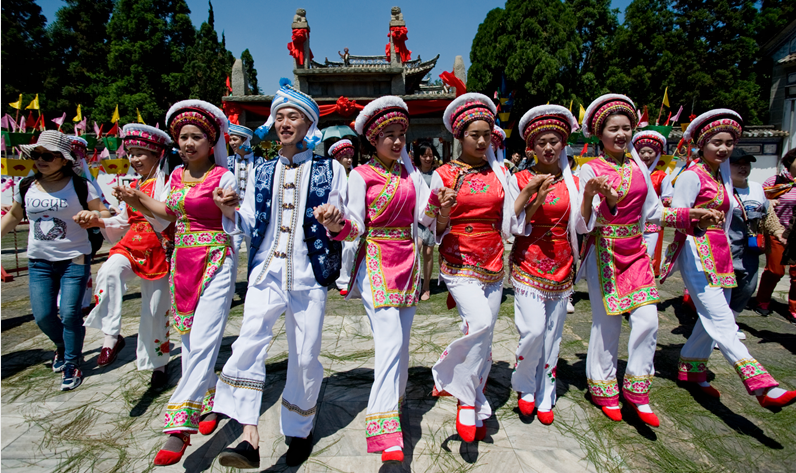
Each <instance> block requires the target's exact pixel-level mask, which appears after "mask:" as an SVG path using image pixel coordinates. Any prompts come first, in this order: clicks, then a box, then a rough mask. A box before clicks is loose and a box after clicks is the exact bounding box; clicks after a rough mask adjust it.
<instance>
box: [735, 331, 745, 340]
mask: <svg viewBox="0 0 796 473" xmlns="http://www.w3.org/2000/svg"><path fill="white" fill-rule="evenodd" d="M736 335H738V340H746V334H745V333H743V332H742V331H740V330H738V333H736Z"/></svg>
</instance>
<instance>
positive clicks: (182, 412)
mask: <svg viewBox="0 0 796 473" xmlns="http://www.w3.org/2000/svg"><path fill="white" fill-rule="evenodd" d="M201 415H202V403H200V402H193V401H185V402H183V403H181V404H168V405H167V406H166V418H165V420H164V421H163V429H164V430H196V429H198V428H199V418H200V417H201Z"/></svg>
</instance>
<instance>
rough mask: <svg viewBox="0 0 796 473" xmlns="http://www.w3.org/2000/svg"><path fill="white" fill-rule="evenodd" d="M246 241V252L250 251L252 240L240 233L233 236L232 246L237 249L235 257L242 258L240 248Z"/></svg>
mask: <svg viewBox="0 0 796 473" xmlns="http://www.w3.org/2000/svg"><path fill="white" fill-rule="evenodd" d="M244 240H246V251H249V249H250V248H251V244H252V239H251V238H249V237H248V236H246V235H245V234H243V233H238V234H237V235H232V246H233V247H234V248H235V256H236V257H239V256H240V247H241V244H242V243H243V241H244Z"/></svg>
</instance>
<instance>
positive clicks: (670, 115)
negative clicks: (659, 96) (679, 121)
mask: <svg viewBox="0 0 796 473" xmlns="http://www.w3.org/2000/svg"><path fill="white" fill-rule="evenodd" d="M671 119H672V111H671V110H669V116H668V117H666V123H664V124H663V125H664V126H669V120H671Z"/></svg>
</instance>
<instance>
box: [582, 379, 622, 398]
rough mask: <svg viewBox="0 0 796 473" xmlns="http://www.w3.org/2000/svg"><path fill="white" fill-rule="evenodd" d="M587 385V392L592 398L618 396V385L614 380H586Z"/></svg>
mask: <svg viewBox="0 0 796 473" xmlns="http://www.w3.org/2000/svg"><path fill="white" fill-rule="evenodd" d="M586 381H587V383H588V385H589V392H590V393H591V395H592V396H594V397H603V398H605V397H614V396H619V384H617V382H616V380H615V379H609V380H607V381H600V380H594V379H587V380H586Z"/></svg>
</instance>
